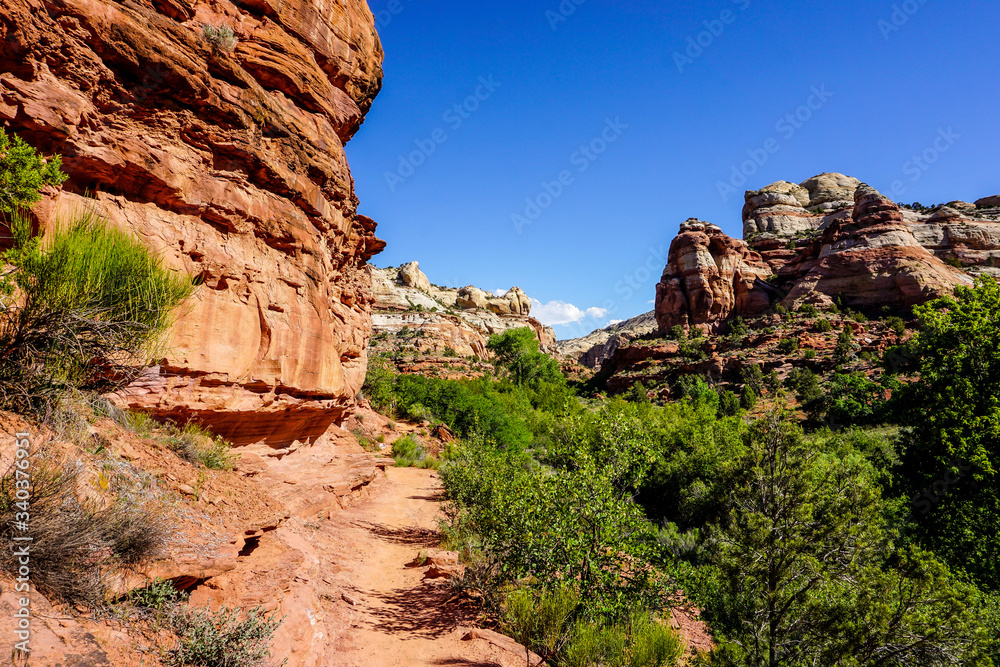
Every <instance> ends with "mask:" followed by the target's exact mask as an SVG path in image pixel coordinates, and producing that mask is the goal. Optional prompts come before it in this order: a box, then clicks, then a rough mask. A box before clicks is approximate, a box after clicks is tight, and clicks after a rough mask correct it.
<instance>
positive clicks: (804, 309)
mask: <svg viewBox="0 0 1000 667" xmlns="http://www.w3.org/2000/svg"><path fill="white" fill-rule="evenodd" d="M799 312H800V313H802V314H803V315H805V316H806V317H816V316H817V315H818V314H819V311H818V310H816V306H814V305H812V304H811V303H804V304H802V305H801V306H799Z"/></svg>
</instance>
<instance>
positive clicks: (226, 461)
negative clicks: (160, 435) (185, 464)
mask: <svg viewBox="0 0 1000 667" xmlns="http://www.w3.org/2000/svg"><path fill="white" fill-rule="evenodd" d="M165 441H166V443H167V445H168V446H169V447H170V448H171V449H172V450H174V451H175V452H177V453H178V454H180V455H181V456H182V457H184V458H185V459H186V460H188V461H190V462H191V463H195V464H199V465H203V466H205V467H206V468H208V469H210V470H232V469H233V464H234V463H235V461H236V458H237V455H236V454H234V453H233V452H232V445H230V444H229V443H228V442H227V441H226V440H225V439H224V438H222V437H221V436H213V435H212V434H211V433H210V432H209V431H207V430H206V429H204V428H203V427H201V426H199V425H197V424H194V423H188V424H185V425H184V426H169V427H167V435H166V437H165Z"/></svg>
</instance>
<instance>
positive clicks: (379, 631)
mask: <svg viewBox="0 0 1000 667" xmlns="http://www.w3.org/2000/svg"><path fill="white" fill-rule="evenodd" d="M387 476H388V479H387V480H386V481H384V482H382V483H381V484H380V487H381V489H380V491H379V492H378V493H377V495H376V497H375V498H373V499H372V500H370V501H367V502H365V503H363V504H361V505H358V506H356V507H354V508H351V509H348V510H345V511H342V512H337V513H335V514H334V515H333V516H332V517H331V518H330V520H329V521H327V522H325V523H324V525H323V532H324V533H325V535H326V536H328V537H333V538H334V540H335V541H336V543H337V544H338V545H339V548H338V550H339V551H340V552H341V553H340V554H338V555H339V558H337V559H336V560H337V566H338V567H337V568H336V570H337V573H336V579H337V581H336V583H337V584H338V585H339V586H340V588H341V590H342V591H343V592H344V594H343V600H344V601H345V602H347V603H348V606H349V611H348V615H347V619H348V620H349V622H348V623H347V624H346V625H347V627H344V628H342V631H341V632H340V634H339V636H338V637H336V638H335V641H334V646H335V650H334V653H333V655H332V656H331V657H332V662H329V663H328V664H329V665H330V666H331V667H383V666H384V667H390V666H392V667H396V666H405V667H410V666H412V667H422V666H424V665H454V666H462V665H465V666H468V667H473V666H481V667H487V666H495V665H499V666H503V667H507V665H510V666H511V667H514V666H517V665H524V664H525V659H524V649H523V648H521V647H520V646H519V645H517V644H514V643H513V641H512V640H510V639H507V638H506V637H501V636H500V635H496V634H494V633H490V632H488V631H476V632H474V633H472V635H473V636H474V638H468V637H469V634H470V632H469V628H470V627H473V626H474V625H475V620H476V618H475V610H474V609H473V608H472V607H471V606H470V605H469V604H467V603H464V602H463V601H462V600H461V598H460V597H458V596H456V595H455V594H454V589H453V588H452V587H451V585H450V584H449V583H447V580H446V579H425V574H426V571H427V568H426V567H415V566H413V561H414V559H415V558H416V556H417V554H418V553H419V552H420V551H421V550H433V549H435V548H437V546H438V534H437V521H438V519H439V518H440V516H441V515H440V504H441V501H442V497H441V485H440V481H439V479H438V477H437V475H436V474H435V473H433V472H431V471H427V470H419V469H415V468H389V469H388V470H387ZM408 564H409V565H410V566H408ZM352 603H353V604H352ZM518 652H519V655H518Z"/></svg>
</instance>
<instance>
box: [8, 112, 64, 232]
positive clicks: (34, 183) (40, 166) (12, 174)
mask: <svg viewBox="0 0 1000 667" xmlns="http://www.w3.org/2000/svg"><path fill="white" fill-rule="evenodd" d="M61 166H62V161H61V159H60V158H59V156H58V155H55V156H53V157H51V158H49V159H48V160H43V159H42V158H41V156H39V155H38V153H37V152H36V151H35V149H34V148H32V147H31V146H29V145H28V144H26V143H25V142H24V141H23V140H22V139H21V138H20V137H18V136H16V135H12V136H8V135H7V133H6V132H4V131H3V128H0V213H6V214H8V215H12V214H14V215H16V214H18V213H19V212H20V211H22V210H23V209H25V208H27V207H29V206H31V205H32V204H34V203H35V202H36V201H38V199H39V196H40V195H39V191H40V190H41V189H42V188H43V187H45V186H46V185H55V186H59V185H62V183H63V182H64V181H65V180H66V174H64V173H62V171H60V170H59V168H60V167H61Z"/></svg>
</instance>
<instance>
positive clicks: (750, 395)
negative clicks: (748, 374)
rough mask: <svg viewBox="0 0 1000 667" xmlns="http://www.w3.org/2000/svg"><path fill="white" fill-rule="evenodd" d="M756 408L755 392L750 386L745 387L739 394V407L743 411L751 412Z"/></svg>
mask: <svg viewBox="0 0 1000 667" xmlns="http://www.w3.org/2000/svg"><path fill="white" fill-rule="evenodd" d="M756 406H757V392H755V391H754V390H753V387H751V386H750V385H746V386H745V387H743V391H742V392H740V407H741V408H742V409H744V410H753V409H754V408H755V407H756Z"/></svg>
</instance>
